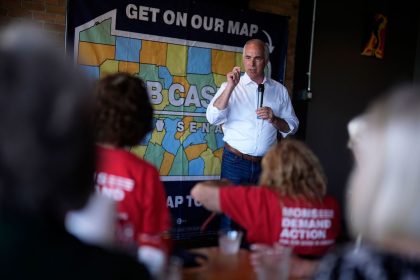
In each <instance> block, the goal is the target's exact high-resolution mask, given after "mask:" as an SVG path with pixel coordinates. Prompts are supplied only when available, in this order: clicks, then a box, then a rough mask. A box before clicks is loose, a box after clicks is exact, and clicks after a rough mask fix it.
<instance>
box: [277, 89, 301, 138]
mask: <svg viewBox="0 0 420 280" xmlns="http://www.w3.org/2000/svg"><path fill="white" fill-rule="evenodd" d="M282 103H283V104H282V105H283V106H282V109H281V112H280V116H278V117H279V118H281V119H283V120H285V121H286V122H287V124H288V125H289V128H290V130H289V131H288V132H282V131H280V133H281V135H282V136H283V138H284V137H286V136H288V135H289V134H295V133H296V131H297V129H298V127H299V120H298V118H297V117H296V114H295V110H294V109H293V106H292V101H291V100H290V97H289V94H288V93H287V92H286V94H285V95H284V96H283V102H282Z"/></svg>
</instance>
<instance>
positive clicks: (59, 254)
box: [0, 24, 150, 279]
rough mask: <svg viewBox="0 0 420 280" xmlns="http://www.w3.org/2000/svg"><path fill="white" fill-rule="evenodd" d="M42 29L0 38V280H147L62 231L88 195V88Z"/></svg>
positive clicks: (120, 259)
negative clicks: (72, 213) (73, 211)
mask: <svg viewBox="0 0 420 280" xmlns="http://www.w3.org/2000/svg"><path fill="white" fill-rule="evenodd" d="M56 46H57V43H56V42H54V41H52V39H51V38H50V37H48V36H47V35H46V34H45V33H43V32H42V31H41V30H38V29H36V28H34V27H31V26H30V25H29V24H27V25H26V24H19V25H16V24H14V25H11V26H8V27H7V28H6V29H5V30H4V31H3V32H2V33H0V61H1V63H0V135H1V136H0V266H1V269H0V279H150V277H149V273H148V271H147V270H146V268H145V267H144V266H142V265H140V264H139V263H138V262H137V260H135V259H134V258H131V257H128V256H126V255H121V254H119V253H116V252H111V251H109V250H105V249H101V248H98V247H94V246H90V245H87V244H84V243H82V242H81V241H80V240H78V239H77V238H75V237H74V236H72V235H70V234H69V233H68V232H66V230H65V227H64V219H65V216H66V214H67V213H68V212H69V211H72V210H77V209H80V208H81V207H83V206H84V205H85V203H86V201H87V200H88V198H89V196H90V194H91V193H93V191H94V185H93V180H92V178H93V176H92V173H93V171H94V159H95V155H94V143H93V141H92V140H93V137H92V135H91V132H92V127H91V125H90V121H89V120H90V111H91V109H92V108H91V107H90V105H92V104H91V103H90V102H88V101H89V98H88V97H89V92H90V87H88V85H87V84H86V83H85V82H84V79H83V78H82V76H81V75H80V74H79V73H78V72H76V71H75V69H74V68H73V67H72V64H71V63H70V61H69V62H67V63H66V62H65V61H64V55H63V53H62V52H60V51H59V50H58V49H57V47H56Z"/></svg>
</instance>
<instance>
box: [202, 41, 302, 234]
mask: <svg viewBox="0 0 420 280" xmlns="http://www.w3.org/2000/svg"><path fill="white" fill-rule="evenodd" d="M242 59H243V65H244V68H245V74H244V75H243V76H242V77H241V71H240V67H238V66H235V67H234V68H233V70H232V72H229V73H227V75H226V78H227V82H225V83H223V84H222V85H221V87H220V89H219V90H218V92H217V93H216V94H215V96H214V98H213V99H212V100H211V102H210V104H209V106H208V107H207V112H206V117H207V120H208V121H209V123H210V124H214V125H223V126H222V127H223V133H224V137H223V140H224V142H225V147H224V151H223V157H222V167H221V170H222V172H221V178H225V179H228V180H230V181H231V182H232V183H234V184H242V185H244V184H256V183H257V182H258V179H259V176H260V172H261V165H260V163H261V158H262V156H264V154H265V153H266V152H267V150H268V149H269V148H270V147H271V146H272V145H273V144H275V143H276V142H277V132H278V131H280V133H281V134H282V136H283V137H286V136H287V135H289V134H293V133H295V132H296V130H297V128H298V126H299V120H298V119H297V117H296V115H295V112H294V110H293V107H292V104H291V101H290V97H289V94H288V92H287V89H286V88H285V87H284V86H283V85H282V84H280V83H279V82H277V81H275V80H272V79H270V78H266V77H265V76H264V68H265V66H266V65H267V64H268V62H269V51H268V47H267V46H266V44H265V43H264V42H263V41H261V40H259V39H252V40H249V41H248V42H246V44H245V46H244V49H243V56H242ZM222 227H224V225H223V221H222Z"/></svg>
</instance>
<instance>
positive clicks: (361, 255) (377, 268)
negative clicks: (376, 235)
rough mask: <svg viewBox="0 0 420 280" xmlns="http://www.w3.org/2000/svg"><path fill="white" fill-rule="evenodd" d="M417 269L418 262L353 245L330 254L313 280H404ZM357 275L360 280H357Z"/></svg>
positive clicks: (324, 259) (337, 249) (368, 247)
mask: <svg viewBox="0 0 420 280" xmlns="http://www.w3.org/2000/svg"><path fill="white" fill-rule="evenodd" d="M385 264H388V265H385ZM418 267H419V263H418V261H416V262H410V261H407V260H406V259H403V258H402V257H399V256H395V255H392V254H387V253H384V252H381V251H378V250H376V249H374V248H373V247H371V246H366V245H365V246H361V247H359V248H357V249H356V247H355V246H354V245H353V244H350V245H346V246H344V247H337V248H335V249H334V250H333V251H330V252H329V253H328V254H327V255H326V256H325V257H324V258H323V259H322V261H321V263H320V265H319V269H318V271H317V273H316V274H315V277H314V278H313V279H320V280H321V279H338V278H340V279H385V278H387V277H386V276H387V275H390V273H392V274H393V275H394V276H395V279H403V278H404V277H403V275H406V274H407V275H409V274H411V275H412V273H413V272H414V271H417V270H418ZM396 268H397V269H396ZM391 270H392V272H391ZM356 272H357V275H358V277H360V278H355V277H354V276H355V275H356V274H355V273H356ZM392 279H394V278H392ZM415 279H417V278H415Z"/></svg>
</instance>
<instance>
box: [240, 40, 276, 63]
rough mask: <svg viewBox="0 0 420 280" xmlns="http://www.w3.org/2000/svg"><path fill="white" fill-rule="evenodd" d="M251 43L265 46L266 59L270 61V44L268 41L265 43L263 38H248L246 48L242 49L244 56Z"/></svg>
mask: <svg viewBox="0 0 420 280" xmlns="http://www.w3.org/2000/svg"><path fill="white" fill-rule="evenodd" d="M251 44H255V45H260V46H263V47H264V59H265V60H266V61H267V62H268V61H269V60H270V50H269V49H268V45H267V43H265V42H264V41H263V40H260V39H251V40H248V41H247V42H246V43H245V45H244V48H243V50H242V57H244V56H245V47H246V46H248V45H251Z"/></svg>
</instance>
